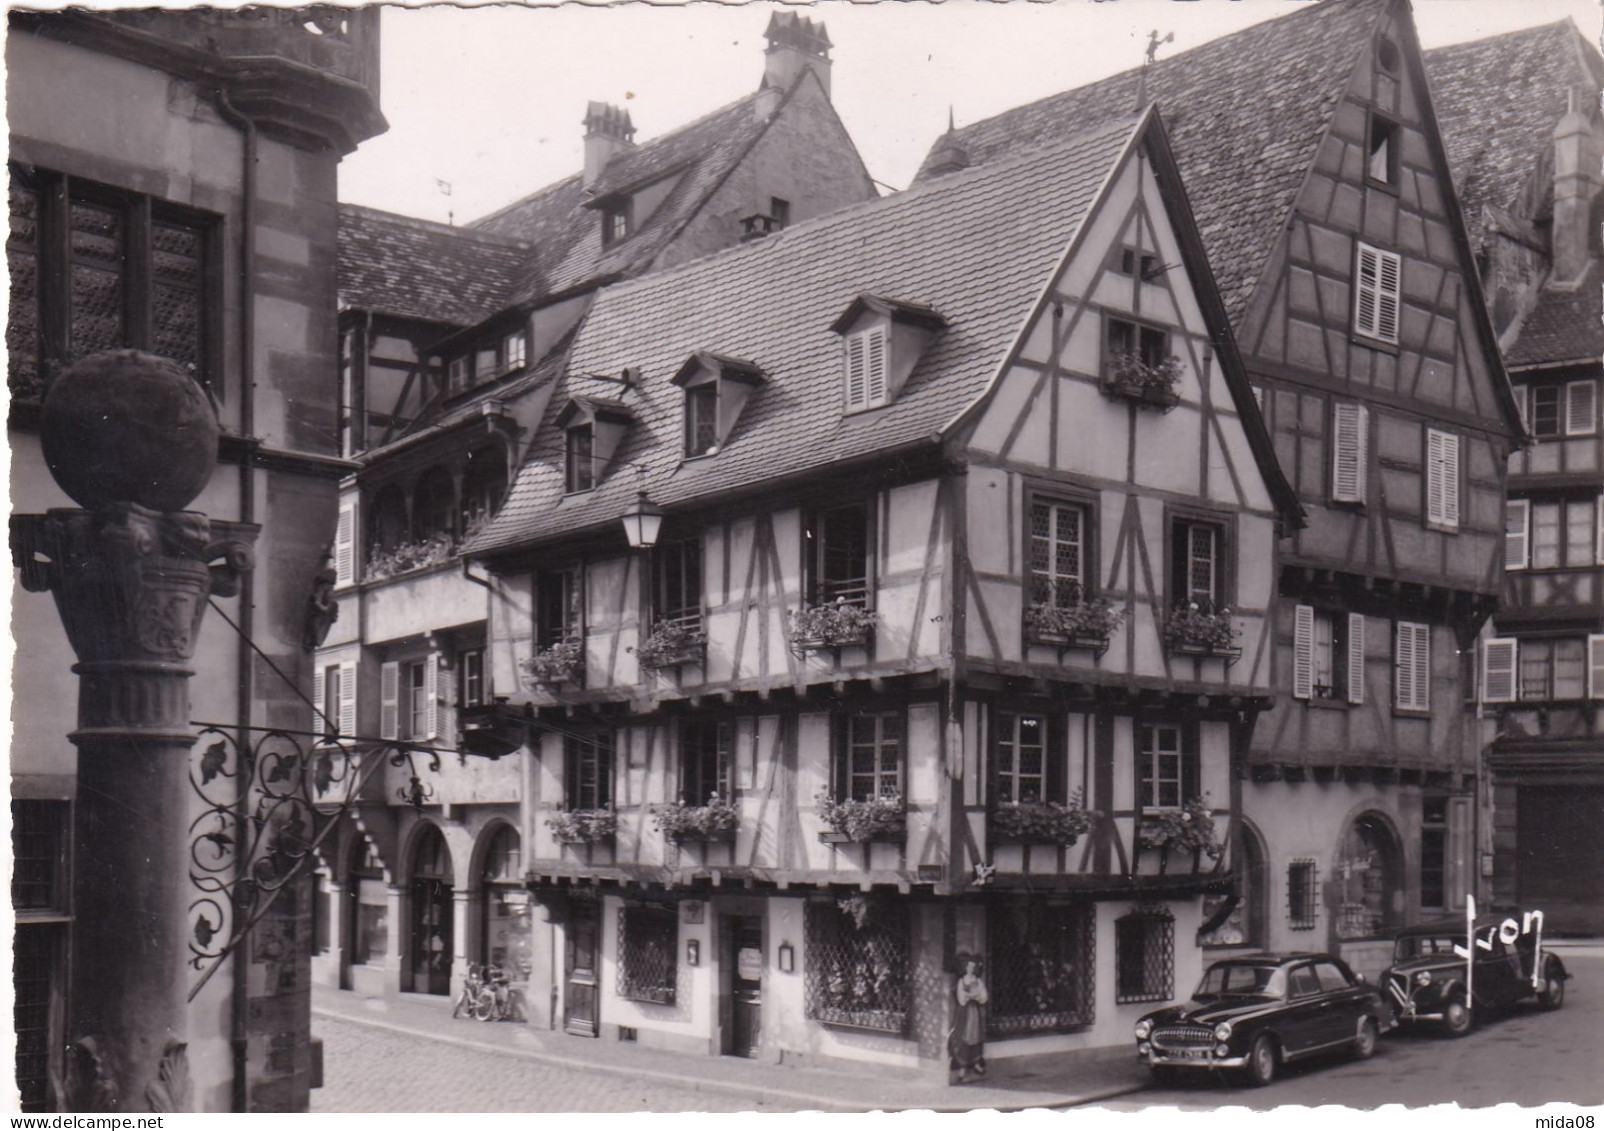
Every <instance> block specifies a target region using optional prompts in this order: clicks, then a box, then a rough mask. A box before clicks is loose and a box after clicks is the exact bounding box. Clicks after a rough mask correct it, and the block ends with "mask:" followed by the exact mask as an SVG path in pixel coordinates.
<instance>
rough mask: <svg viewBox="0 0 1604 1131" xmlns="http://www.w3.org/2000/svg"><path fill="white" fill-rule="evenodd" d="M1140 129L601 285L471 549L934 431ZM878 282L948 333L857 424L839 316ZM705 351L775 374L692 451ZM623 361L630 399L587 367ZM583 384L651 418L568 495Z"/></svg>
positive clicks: (1113, 128) (1046, 273)
mask: <svg viewBox="0 0 1604 1131" xmlns="http://www.w3.org/2000/svg"><path fill="white" fill-rule="evenodd" d="M1136 123H1137V119H1136V118H1135V117H1134V116H1127V117H1126V118H1124V119H1121V120H1120V121H1118V122H1113V123H1107V122H1105V123H1103V124H1102V125H1101V127H1100V128H1098V129H1095V130H1093V131H1090V132H1088V133H1086V134H1084V135H1082V136H1081V137H1078V138H1076V139H1074V140H1071V141H1067V142H1064V143H1061V144H1059V145H1055V146H1051V147H1046V148H1041V149H1037V150H1033V151H1031V152H1030V153H1028V154H1025V155H1023V156H1022V157H1020V158H1017V159H1015V160H1009V161H1000V162H996V163H994V164H991V165H987V166H983V167H981V168H978V169H971V170H968V171H966V172H962V173H955V174H952V175H950V176H947V177H942V178H939V179H932V180H927V181H924V182H921V183H919V184H916V185H915V186H914V187H912V188H910V189H909V190H907V191H906V192H903V193H901V194H898V195H896V196H892V197H887V198H885V199H882V200H879V201H874V202H870V203H867V204H862V205H857V206H854V207H852V208H848V209H844V210H842V211H840V212H836V213H833V214H831V215H829V216H826V217H822V218H820V219H817V220H813V221H809V222H807V223H803V224H798V225H796V226H794V227H791V228H787V229H785V230H783V231H781V232H778V233H776V234H774V235H770V236H767V237H765V238H763V239H760V240H757V241H755V242H753V243H749V244H744V245H741V246H739V247H736V248H732V249H730V250H727V251H724V252H721V253H719V254H717V255H713V256H710V257H708V258H705V259H700V260H696V261H695V262H693V263H689V264H686V265H684V266H683V267H677V268H673V269H670V270H667V271H663V272H659V273H656V274H653V275H647V276H644V277H642V278H640V279H637V280H634V281H631V282H626V283H620V284H617V285H616V286H613V287H610V288H608V289H607V290H605V291H603V292H601V294H600V295H599V296H598V297H597V299H596V302H595V305H594V306H593V307H592V308H591V311H590V313H589V315H588V317H587V318H586V320H585V323H584V325H583V327H582V328H581V330H580V333H579V336H578V337H577V339H576V340H575V343H574V348H573V351H572V354H571V362H570V365H569V368H568V374H567V376H566V377H565V378H564V386H563V387H562V388H560V389H559V390H558V392H557V394H556V395H555V396H554V397H553V398H552V408H551V410H550V411H548V413H547V416H546V419H545V420H544V421H543V422H542V424H541V427H540V431H539V432H538V433H537V434H536V436H535V440H534V447H533V451H532V455H531V459H530V460H529V462H527V463H526V464H525V465H524V466H523V468H521V469H520V471H519V474H518V479H517V482H516V483H515V485H514V487H513V489H512V491H511V493H510V494H509V496H508V499H507V502H506V503H505V505H504V506H503V507H502V509H501V512H500V513H499V514H498V515H497V516H496V518H495V520H494V521H493V522H492V523H491V525H490V526H489V527H488V528H487V529H486V530H485V531H484V532H483V533H481V534H480V536H479V537H478V538H477V539H476V540H475V542H474V544H473V545H472V547H471V548H470V549H471V550H472V551H474V552H479V553H485V552H492V551H494V550H496V549H498V548H507V547H511V546H516V545H521V544H526V543H528V542H530V541H534V540H540V539H544V538H547V537H551V536H555V535H559V534H563V533H566V532H572V531H576V530H580V529H584V528H587V527H601V526H604V525H606V524H609V523H612V522H615V521H616V520H617V518H618V516H619V514H620V513H622V511H623V510H624V508H625V507H626V506H627V505H628V504H629V502H630V501H631V500H632V499H633V498H634V497H635V493H636V492H637V491H638V490H641V489H643V488H644V489H646V490H648V491H649V492H650V493H651V497H652V499H653V500H654V501H656V502H658V503H661V504H664V505H665V506H672V505H673V504H675V503H681V502H685V501H688V500H692V499H695V498H698V497H701V496H706V495H708V494H711V493H713V492H716V491H719V490H721V489H727V488H728V487H729V486H730V485H732V484H742V485H746V484H753V483H759V482H764V481H770V480H774V479H777V478H782V477H785V476H788V475H793V474H798V473H804V472H808V471H810V470H813V469H822V468H825V467H827V466H829V465H831V464H834V463H839V462H842V461H847V460H851V459H854V458H857V457H864V456H869V455H872V454H873V453H875V452H885V451H889V450H892V449H895V448H897V447H899V446H906V445H909V444H914V443H930V442H933V438H934V436H935V434H936V433H938V432H939V431H940V430H941V429H943V428H945V427H946V426H947V425H949V424H950V423H952V421H953V420H954V418H955V417H956V416H957V415H958V414H959V413H960V412H961V411H962V410H963V409H964V408H965V407H967V406H968V405H969V404H971V403H972V402H973V401H974V400H975V398H976V397H977V396H979V395H980V394H981V393H982V392H983V391H984V390H985V389H986V387H987V385H988V382H989V381H990V380H991V378H992V377H993V376H994V375H995V374H996V373H997V372H998V371H999V369H1000V367H1001V366H1002V364H1003V363H1004V362H1005V360H1006V358H1007V353H1008V350H1009V347H1010V346H1011V345H1012V343H1013V342H1014V340H1015V338H1016V337H1017V335H1018V334H1019V333H1020V332H1021V331H1022V330H1023V328H1024V325H1025V321H1026V319H1027V317H1028V315H1029V314H1030V312H1031V310H1032V306H1033V303H1034V301H1035V300H1036V299H1037V298H1038V296H1039V295H1040V293H1041V290H1042V288H1043V287H1044V286H1045V285H1046V283H1047V281H1048V280H1049V279H1050V277H1051V274H1052V271H1053V269H1054V267H1055V266H1056V265H1057V263H1058V261H1059V259H1060V258H1061V257H1062V256H1063V254H1064V252H1065V250H1066V249H1067V248H1068V247H1069V245H1070V242H1071V240H1072V238H1073V237H1074V235H1075V233H1076V232H1077V230H1078V229H1079V227H1080V224H1081V222H1082V220H1083V219H1084V217H1085V215H1086V212H1087V210H1088V209H1089V207H1090V206H1091V204H1092V202H1093V201H1094V199H1095V198H1096V196H1097V194H1098V192H1099V190H1100V188H1101V186H1102V184H1103V182H1104V178H1105V177H1106V176H1107V175H1108V174H1109V172H1110V170H1111V169H1112V167H1113V165H1114V163H1115V160H1116V158H1117V157H1118V156H1119V154H1120V153H1121V152H1122V151H1123V150H1124V148H1125V147H1126V145H1127V144H1129V143H1130V141H1131V139H1132V137H1133V135H1134V132H1135V127H1136ZM938 236H939V238H937V237H938ZM865 292H867V293H871V294H875V295H882V296H887V297H890V298H895V299H898V300H900V301H905V302H913V303H921V304H926V305H928V306H930V307H933V308H934V309H935V310H936V311H938V312H939V313H940V315H941V317H942V318H943V319H944V321H945V328H944V329H941V330H939V331H936V332H935V333H934V335H933V337H932V338H931V340H930V344H929V346H928V348H927V349H926V351H925V353H924V354H923V356H922V357H921V358H920V359H919V362H918V364H917V365H916V366H915V368H914V370H913V372H912V374H911V375H910V376H909V378H908V381H907V383H906V385H904V387H903V389H902V391H901V392H900V394H899V395H898V396H897V398H896V400H895V401H894V402H893V403H892V404H890V405H889V406H886V407H884V408H880V409H875V410H872V411H869V412H863V413H856V414H853V415H844V414H843V412H842V407H843V406H842V389H841V339H840V337H839V336H838V335H837V334H836V333H834V332H832V330H831V324H832V323H833V322H834V321H835V320H836V318H837V317H838V316H839V315H840V314H841V312H842V311H843V310H844V309H846V308H847V306H848V305H849V304H850V303H851V302H852V301H853V300H854V299H855V298H856V297H857V296H858V295H860V294H863V293H865ZM697 350H715V351H718V352H719V353H722V354H727V355H731V356H735V357H740V358H745V359H749V360H750V361H751V362H752V363H753V364H755V365H758V366H760V367H761V368H762V370H763V372H764V374H765V375H766V376H767V378H768V379H767V381H766V383H765V384H764V385H763V386H762V387H760V388H758V389H757V390H755V391H754V392H753V393H752V395H751V399H750V400H749V401H748V402H747V403H746V406H745V409H744V411H743V413H742V415H741V418H740V419H739V421H737V423H736V425H735V428H734V431H733V432H732V433H731V435H730V436H729V438H728V439H727V441H726V442H725V443H724V445H723V446H722V447H721V449H720V450H719V451H718V453H717V454H716V455H712V456H707V457H703V458H698V459H692V460H684V459H682V437H681V432H680V413H681V402H682V398H683V392H682V391H681V390H680V389H679V388H678V387H676V386H675V385H674V384H673V383H672V378H673V376H674V374H675V373H676V372H677V371H678V370H679V368H680V366H681V365H682V364H683V363H684V362H685V359H686V358H687V357H689V356H691V354H693V353H694V352H695V351H697ZM626 366H632V367H638V368H639V371H640V374H641V377H640V379H639V381H637V382H636V384H635V385H634V386H633V387H632V388H630V389H628V390H627V391H624V392H622V393H620V387H619V385H618V384H617V383H616V382H611V381H603V380H599V379H597V378H595V377H588V376H585V375H586V374H603V373H605V374H613V373H619V372H622V371H623V370H624V368H625V367H626ZM580 395H595V396H613V397H616V396H622V397H623V399H624V400H625V402H626V403H628V404H629V405H630V407H631V408H632V409H633V411H634V413H635V423H634V424H632V425H631V426H630V427H629V429H628V431H627V432H626V434H625V437H624V439H623V441H622V443H621V445H620V447H619V449H618V451H617V452H616V453H615V455H614V457H613V459H614V466H613V467H612V468H610V469H606V470H605V472H604V475H603V477H602V479H601V482H600V484H599V485H598V486H597V488H596V489H595V490H592V491H588V492H585V493H583V494H578V495H569V496H564V494H563V480H562V471H561V465H562V460H561V455H560V447H561V444H562V436H561V434H560V433H559V432H558V431H557V430H556V428H555V416H556V413H557V411H559V406H560V405H562V404H563V403H565V402H566V401H567V400H568V398H569V397H573V396H580Z"/></svg>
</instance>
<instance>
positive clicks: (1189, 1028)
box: [1136, 953, 1392, 1086]
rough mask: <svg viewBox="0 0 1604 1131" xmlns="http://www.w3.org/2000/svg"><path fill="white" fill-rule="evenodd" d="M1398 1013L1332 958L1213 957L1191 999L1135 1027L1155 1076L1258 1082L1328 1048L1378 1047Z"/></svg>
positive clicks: (1363, 1052)
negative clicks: (1227, 1074) (1226, 1075)
mask: <svg viewBox="0 0 1604 1131" xmlns="http://www.w3.org/2000/svg"><path fill="white" fill-rule="evenodd" d="M1391 1027H1392V1014H1391V1011H1390V1010H1389V1009H1388V1008H1387V1005H1386V1003H1385V1002H1384V1001H1383V1000H1382V997H1381V993H1380V992H1379V991H1378V990H1377V989H1376V987H1374V986H1371V985H1369V984H1367V983H1366V982H1365V981H1364V979H1362V978H1359V977H1357V976H1356V975H1355V974H1354V972H1353V971H1352V970H1350V969H1348V967H1347V965H1346V964H1344V963H1343V962H1342V960H1341V959H1339V958H1334V957H1332V956H1331V955H1329V954H1309V953H1294V954H1255V955H1248V956H1245V957H1242V958H1228V959H1224V960H1222V961H1219V962H1216V963H1214V964H1213V965H1212V966H1210V967H1209V968H1208V971H1207V972H1206V973H1205V974H1204V975H1203V980H1202V981H1201V982H1199V983H1198V987H1197V989H1196V990H1195V991H1194V992H1193V994H1192V1000H1190V1001H1188V1002H1186V1003H1184V1004H1182V1005H1172V1006H1169V1007H1168V1008H1165V1009H1160V1010H1157V1011H1155V1012H1153V1013H1149V1014H1148V1015H1147V1016H1145V1017H1143V1018H1142V1019H1141V1020H1140V1021H1138V1022H1137V1023H1136V1053H1137V1055H1138V1056H1139V1057H1140V1058H1141V1059H1143V1060H1144V1061H1146V1062H1147V1065H1148V1067H1149V1068H1151V1069H1152V1070H1153V1075H1154V1077H1155V1078H1156V1079H1163V1078H1166V1077H1171V1078H1173V1077H1172V1074H1173V1073H1179V1072H1200V1071H1212V1072H1219V1071H1224V1070H1241V1071H1243V1072H1244V1073H1245V1074H1246V1075H1247V1078H1248V1080H1249V1081H1251V1082H1252V1083H1254V1084H1257V1085H1260V1086H1262V1085H1265V1084H1268V1083H1269V1082H1270V1081H1271V1080H1274V1079H1275V1075H1276V1071H1277V1070H1278V1069H1279V1068H1280V1066H1281V1065H1283V1064H1286V1063H1288V1062H1290V1061H1294V1060H1301V1059H1302V1058H1304V1057H1306V1056H1313V1055H1315V1054H1316V1053H1320V1052H1326V1051H1328V1050H1331V1049H1338V1048H1350V1049H1352V1050H1353V1052H1354V1053H1355V1054H1356V1055H1357V1056H1359V1057H1361V1058H1362V1057H1368V1056H1371V1055H1373V1054H1374V1053H1375V1051H1376V1042H1377V1040H1378V1039H1379V1038H1380V1036H1381V1034H1382V1033H1383V1032H1385V1031H1386V1030H1387V1029H1389V1028H1391Z"/></svg>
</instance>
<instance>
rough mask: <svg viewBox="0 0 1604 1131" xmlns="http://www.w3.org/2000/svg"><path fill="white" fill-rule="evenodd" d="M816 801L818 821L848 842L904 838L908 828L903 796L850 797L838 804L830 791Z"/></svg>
mask: <svg viewBox="0 0 1604 1131" xmlns="http://www.w3.org/2000/svg"><path fill="white" fill-rule="evenodd" d="M815 800H817V801H818V803H819V818H820V819H821V820H823V821H824V823H825V824H827V825H829V826H830V829H831V831H832V832H834V833H836V834H837V835H839V836H844V837H846V838H847V839H848V840H853V841H860V842H861V841H866V840H874V839H876V838H878V837H893V836H901V835H902V833H903V832H904V830H905V829H906V827H907V824H906V822H907V807H906V806H905V805H904V804H903V801H902V795H901V794H900V793H896V792H894V791H890V790H888V791H886V792H885V793H882V794H880V796H878V797H871V798H868V799H866V800H862V801H859V800H857V799H855V798H850V797H849V798H847V799H846V800H844V801H837V800H836V799H835V798H834V797H832V796H831V795H830V791H829V790H827V789H821V790H820V791H819V793H818V796H817V798H816V799H815Z"/></svg>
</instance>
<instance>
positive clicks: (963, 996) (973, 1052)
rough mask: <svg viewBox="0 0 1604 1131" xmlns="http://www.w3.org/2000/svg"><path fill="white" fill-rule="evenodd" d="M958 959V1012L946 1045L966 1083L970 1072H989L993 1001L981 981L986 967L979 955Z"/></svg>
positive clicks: (959, 1079) (983, 1073)
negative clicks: (988, 1027) (987, 1010)
mask: <svg viewBox="0 0 1604 1131" xmlns="http://www.w3.org/2000/svg"><path fill="white" fill-rule="evenodd" d="M957 959H958V961H957V965H958V969H959V970H960V971H961V973H959V975H958V982H957V985H956V986H955V987H954V993H955V994H956V996H957V999H958V1012H957V1014H956V1015H955V1016H954V1017H953V1022H952V1032H951V1033H950V1034H949V1035H948V1037H947V1048H948V1051H949V1052H950V1053H951V1054H952V1067H953V1068H955V1069H957V1071H958V1083H960V1084H964V1083H967V1082H968V1081H969V1077H970V1076H971V1075H974V1076H984V1075H985V1074H986V1055H985V1053H986V1048H985V1042H986V1017H985V1006H986V1004H987V1003H988V1002H990V1001H991V995H990V994H989V993H988V992H987V990H986V983H985V982H984V981H982V980H981V975H982V974H984V973H985V969H986V967H985V962H984V960H983V959H982V958H981V957H980V955H978V954H959V955H958V956H957Z"/></svg>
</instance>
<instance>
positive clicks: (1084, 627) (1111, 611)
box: [1025, 597, 1125, 640]
mask: <svg viewBox="0 0 1604 1131" xmlns="http://www.w3.org/2000/svg"><path fill="white" fill-rule="evenodd" d="M1124 619H1125V610H1124V609H1116V608H1115V607H1114V606H1113V605H1111V604H1109V603H1108V602H1107V601H1106V600H1104V599H1103V598H1101V597H1098V598H1095V599H1093V600H1090V601H1078V602H1076V603H1075V604H1073V605H1067V606H1065V605H1054V604H1050V603H1048V602H1045V601H1043V602H1040V603H1038V604H1035V605H1032V606H1030V608H1028V609H1026V610H1025V629H1026V631H1028V632H1029V633H1030V634H1031V636H1033V637H1037V638H1041V637H1057V636H1064V637H1069V638H1071V639H1073V638H1075V637H1081V638H1083V639H1084V638H1094V637H1095V638H1097V639H1101V640H1107V639H1108V636H1109V634H1110V633H1112V632H1113V631H1114V630H1115V629H1116V628H1118V627H1119V626H1120V624H1121V622H1123V621H1124Z"/></svg>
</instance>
